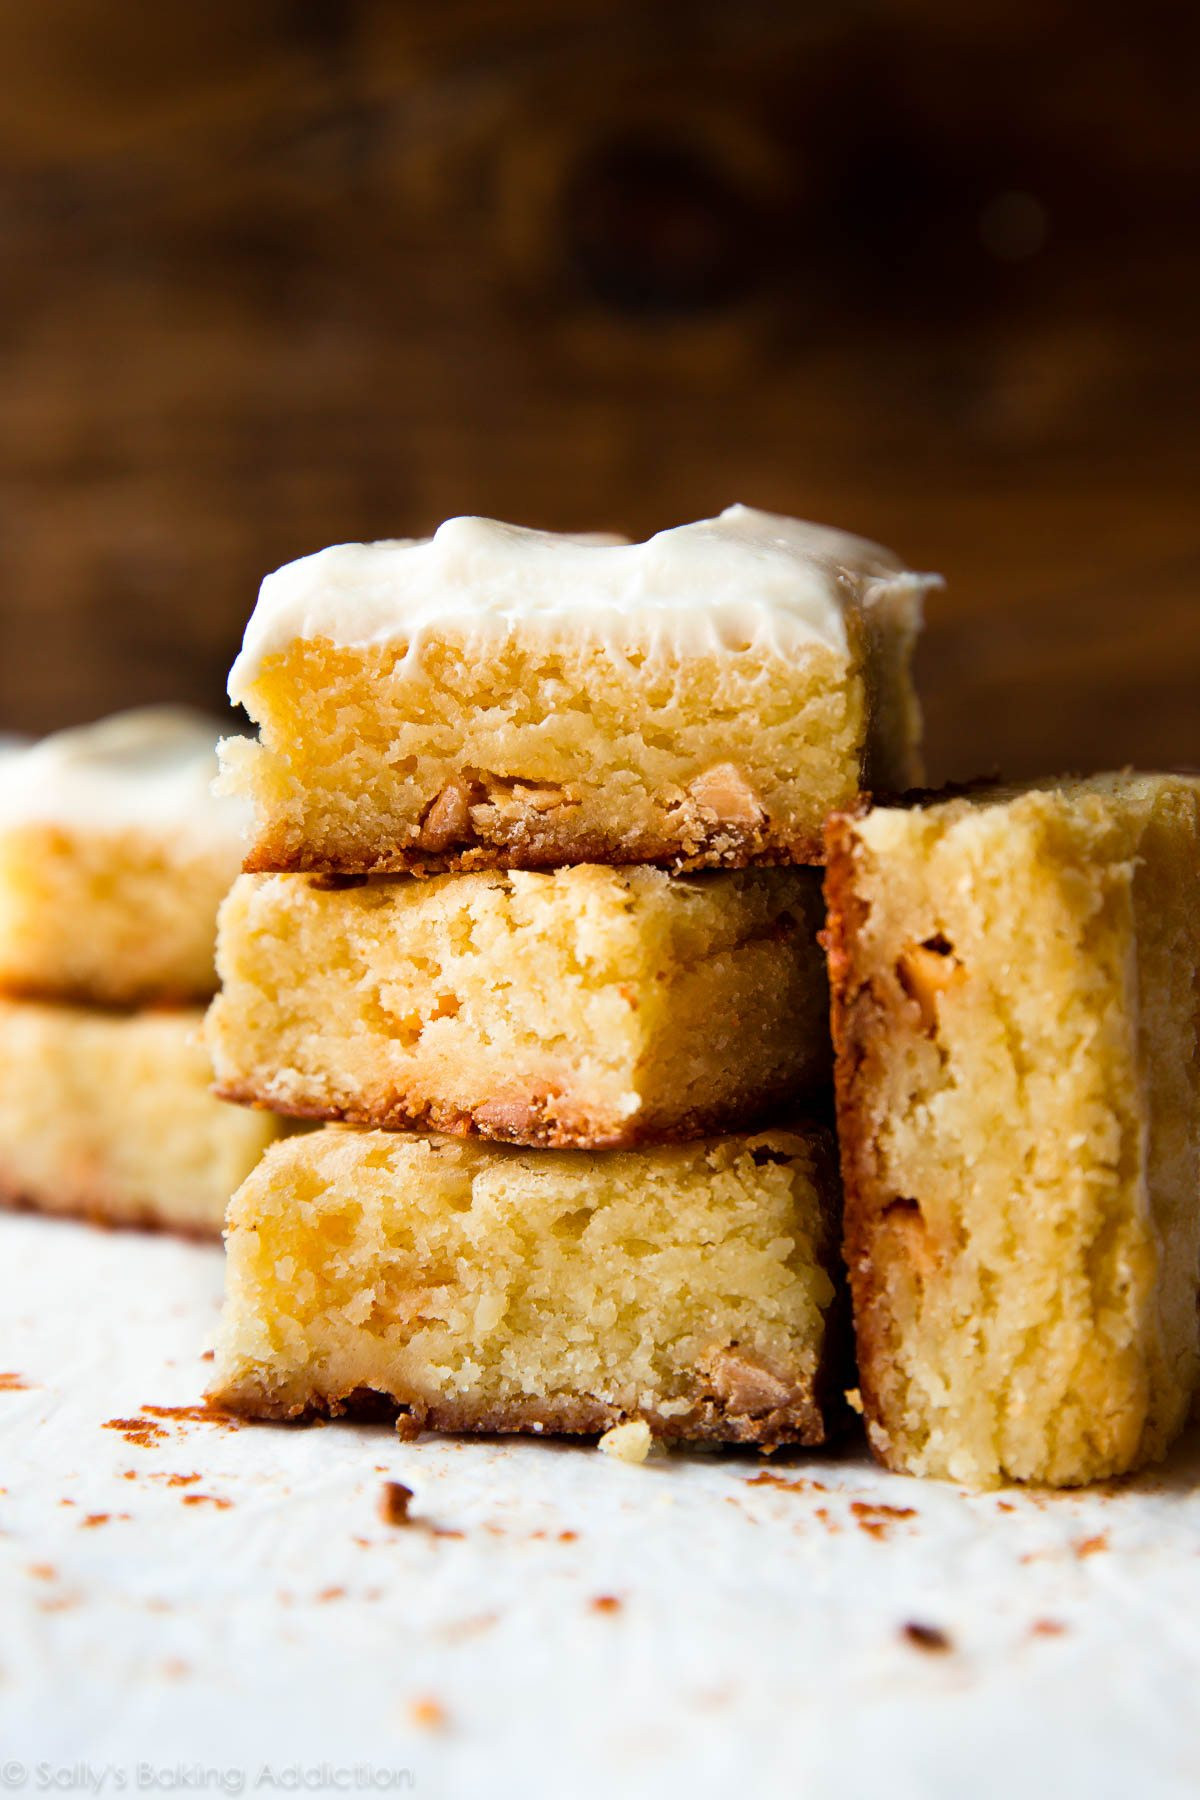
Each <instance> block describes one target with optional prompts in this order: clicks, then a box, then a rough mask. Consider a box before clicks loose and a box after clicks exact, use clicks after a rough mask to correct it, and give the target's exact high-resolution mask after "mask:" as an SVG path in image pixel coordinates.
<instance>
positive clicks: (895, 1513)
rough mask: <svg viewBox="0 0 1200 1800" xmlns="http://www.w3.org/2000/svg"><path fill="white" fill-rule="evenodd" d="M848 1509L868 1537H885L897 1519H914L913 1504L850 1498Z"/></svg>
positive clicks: (914, 1510)
mask: <svg viewBox="0 0 1200 1800" xmlns="http://www.w3.org/2000/svg"><path fill="white" fill-rule="evenodd" d="M850 1511H851V1512H852V1513H853V1514H854V1517H855V1518H856V1519H857V1521H858V1528H859V1530H860V1531H865V1532H866V1534H867V1536H868V1537H874V1538H886V1537H887V1534H888V1529H889V1527H890V1526H891V1525H892V1524H894V1523H895V1521H896V1520H897V1519H915V1518H916V1516H917V1509H916V1507H915V1506H883V1505H880V1504H877V1503H876V1502H874V1501H871V1500H852V1501H851V1503H850Z"/></svg>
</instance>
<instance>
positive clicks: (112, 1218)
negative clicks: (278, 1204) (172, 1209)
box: [0, 1177, 222, 1244]
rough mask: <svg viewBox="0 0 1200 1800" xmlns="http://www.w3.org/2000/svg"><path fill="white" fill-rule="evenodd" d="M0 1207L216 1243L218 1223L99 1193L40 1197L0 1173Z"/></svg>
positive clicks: (102, 1226) (103, 1228)
mask: <svg viewBox="0 0 1200 1800" xmlns="http://www.w3.org/2000/svg"><path fill="white" fill-rule="evenodd" d="M0 1210H3V1211H5V1212H15V1213H36V1214H37V1215H38V1216H39V1217H40V1218H43V1219H66V1220H68V1221H70V1222H72V1223H74V1224H80V1225H92V1226H94V1227H95V1228H96V1229H98V1230H101V1231H141V1232H149V1233H153V1234H155V1235H157V1236H168V1237H177V1238H185V1239H187V1240H188V1241H189V1242H191V1243H196V1244H219V1243H220V1241H221V1229H222V1228H221V1226H220V1225H213V1226H206V1225H180V1224H175V1223H173V1221H172V1220H170V1219H166V1218H164V1217H163V1216H162V1214H161V1213H159V1212H156V1211H155V1210H154V1209H153V1208H152V1207H137V1208H129V1207H124V1206H119V1205H114V1204H113V1203H112V1202H111V1201H109V1200H106V1199H105V1198H104V1197H103V1196H102V1195H98V1194H70V1195H67V1196H66V1197H65V1198H64V1197H61V1196H58V1195H56V1196H55V1198H54V1200H53V1201H47V1200H44V1199H42V1198H39V1196H38V1195H36V1194H34V1193H31V1192H29V1191H28V1190H27V1189H24V1188H15V1187H13V1186H12V1185H10V1184H9V1183H8V1182H6V1181H4V1180H3V1178H2V1177H0Z"/></svg>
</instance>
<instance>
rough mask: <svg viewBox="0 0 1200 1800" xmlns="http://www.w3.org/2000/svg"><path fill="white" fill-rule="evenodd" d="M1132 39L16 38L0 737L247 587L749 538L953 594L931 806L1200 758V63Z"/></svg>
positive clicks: (1142, 12) (1117, 20)
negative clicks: (439, 529) (448, 526)
mask: <svg viewBox="0 0 1200 1800" xmlns="http://www.w3.org/2000/svg"><path fill="white" fill-rule="evenodd" d="M1192 18H1193V14H1192V11H1191V9H1187V8H1182V7H1179V6H1177V5H1174V4H1172V5H1158V4H1156V3H1155V0H1142V3H1141V4H1139V5H1138V6H1137V7H1136V8H1134V7H1128V6H1125V5H1117V4H1105V3H1104V0H1091V4H1087V5H1082V4H1081V5H1070V6H1068V5H1065V4H1061V3H1057V0H1036V3H1035V0H1003V3H1001V0H981V3H979V4H973V5H972V6H969V7H964V6H961V5H955V4H952V3H951V0H911V3H910V4H905V3H904V0H877V3H875V4H871V3H870V0H867V3H865V4H859V5H855V6H848V5H837V4H825V5H819V4H810V5H805V4H800V3H785V0H777V3H774V4H770V3H766V0H738V3H737V4H730V3H729V0H680V3H674V0H666V3H663V4H646V3H645V0H642V3H640V4H636V3H634V0H578V3H576V4H572V3H571V0H503V3H502V0H496V3H494V4H486V3H479V0H475V3H470V4H468V3H467V0H458V3H456V0H441V3H440V4H438V5H435V6H431V5H429V4H428V3H427V0H422V3H421V4H415V5H409V4H405V3H404V0H344V3H341V0H204V4H203V5H200V4H196V0H156V4H154V5H148V6H115V5H113V4H111V0H53V3H47V4H44V5H43V4H36V5H31V4H29V3H28V0H0V69H2V70H3V81H2V82H0V234H2V236H0V242H2V245H3V260H2V263H0V358H2V367H0V382H2V386H0V727H8V728H18V729H27V730H38V729H43V728H47V727H50V726H53V725H56V724H59V723H66V722H70V721H74V720H78V719H82V718H86V717H89V716H92V715H95V714H97V713H99V712H101V711H104V710H106V709H108V708H111V707H114V706H117V705H120V704H128V703H131V702H139V701H145V700H149V699H152V698H157V697H162V696H166V697H175V698H182V699H189V700H193V701H198V702H201V703H207V704H209V705H216V704H219V702H220V698H221V694H222V688H223V675H224V671H225V668H226V666H227V664H228V662H229V660H230V656H231V654H232V652H233V649H234V648H235V645H236V642H237V639H238V637H239V634H240V629H241V624H242V622H243V620H244V618H245V616H246V614H247V613H248V611H249V609H250V607H251V605H252V603H253V599H254V593H255V588H256V585H257V581H258V579H259V577H260V576H261V575H262V574H263V573H264V572H265V571H266V570H267V569H269V568H272V567H274V566H275V565H276V564H278V563H280V562H282V561H285V560H286V559H288V558H290V557H292V556H295V555H298V554H300V553H302V552H304V551H307V550H311V549H314V548H316V547H318V546H320V545H322V544H324V543H327V542H330V541H333V540H339V539H346V538H358V537H372V536H382V535H394V534H407V533H414V532H420V531H423V530H426V529H428V528H429V527H430V526H431V525H433V524H434V523H436V521H437V520H438V519H440V518H441V517H442V516H444V515H445V514H447V513H451V512H458V511H482V512H492V513H496V514H499V515H501V516H506V517H512V518H516V519H519V520H523V521H527V522H530V523H541V524H546V525H550V526H559V527H563V526H576V527H578V526H617V527H621V528H623V529H626V530H629V531H633V532H643V531H647V530H650V529H653V528H656V527H659V526H661V525H664V524H668V523H674V522H677V521H679V520H681V519H684V518H688V517H695V516H698V515H700V514H702V513H705V512H707V511H710V510H712V509H714V508H717V507H719V506H721V505H723V504H725V503H726V502H727V501H729V500H731V499H734V498H739V499H744V500H746V501H750V502H753V503H755V504H757V505H760V506H766V507H773V508H778V509H781V510H785V511H795V512H799V513H802V514H807V515H809V516H812V517H816V518H820V519H826V520H829V521H832V522H836V523H839V524H843V525H846V526H849V527H851V528H853V529H857V530H860V531H863V532H866V533H868V534H871V535H874V536H877V537H880V538H882V539H884V540H885V541H887V542H889V543H891V544H893V545H894V546H895V547H896V548H898V549H899V550H901V551H902V552H904V553H905V554H906V555H907V556H909V557H910V558H912V559H914V560H915V561H916V562H917V563H919V564H922V565H926V566H933V567H937V568H941V569H943V570H944V571H945V573H946V575H947V576H948V578H949V588H948V590H947V593H946V595H945V596H944V598H942V599H939V600H937V601H936V602H935V603H934V605H933V606H932V607H931V617H930V629H929V634H928V641H927V645H926V648H925V651H924V653H923V659H922V668H923V674H924V677H925V682H926V690H927V695H928V715H929V726H930V740H931V751H932V761H933V764H934V769H935V772H936V773H937V774H939V775H940V774H954V775H963V774H967V773H970V772H972V771H975V770H978V769H981V768H988V767H992V766H999V765H1002V766H1004V767H1005V768H1007V769H1008V770H1010V771H1011V772H1013V773H1022V772H1030V771H1034V770H1039V769H1046V768H1052V767H1064V766H1071V765H1074V766H1077V767H1083V766H1098V765H1101V764H1105V763H1114V762H1120V761H1125V760H1135V761H1141V762H1143V763H1155V762H1173V763H1178V762H1190V761H1200V729H1198V723H1197V704H1196V693H1197V678H1198V676H1200V507H1198V505H1197V488H1198V484H1197V476H1198V474H1200V453H1198V441H1197V426H1196V420H1197V399H1198V397H1200V395H1198V382H1197V376H1198V373H1200V344H1198V338H1197V302H1198V299H1200V204H1198V202H1200V182H1198V146H1200V125H1198V108H1197V101H1196V94H1197V87H1198V81H1197V77H1198V74H1200V54H1198V52H1200V34H1198V32H1197V28H1196V26H1195V25H1194V24H1193V23H1192V22H1191V21H1192Z"/></svg>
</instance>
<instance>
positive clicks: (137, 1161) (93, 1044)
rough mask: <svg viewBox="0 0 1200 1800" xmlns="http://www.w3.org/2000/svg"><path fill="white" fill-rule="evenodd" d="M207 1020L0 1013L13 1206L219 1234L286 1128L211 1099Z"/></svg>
mask: <svg viewBox="0 0 1200 1800" xmlns="http://www.w3.org/2000/svg"><path fill="white" fill-rule="evenodd" d="M202 1016H203V1015H202V1014H201V1012H200V1011H199V1010H198V1009H194V1008H190V1007H189V1008H184V1009H182V1010H180V1011H178V1012H146V1013H133V1014H121V1013H106V1012H92V1011H90V1010H88V1009H86V1008H83V1007H74V1006H59V1005H40V1004H38V1003H36V1002H34V1001H22V1000H0V1193H2V1194H3V1197H4V1198H5V1199H6V1200H9V1201H17V1200H19V1201H21V1202H23V1203H25V1204H27V1205H32V1206H36V1207H37V1208H38V1209H39V1210H41V1211H44V1212H67V1213H72V1212H86V1213H90V1214H95V1215H97V1216H101V1217H104V1218H105V1219H108V1220H111V1221H112V1222H114V1223H128V1224H137V1223H143V1222H145V1223H156V1224H165V1225H174V1226H178V1227H180V1228H183V1229H187V1230H192V1231H208V1232H211V1233H213V1234H214V1235H216V1234H217V1233H218V1232H219V1231H220V1230H221V1225H222V1221H223V1219H224V1215H225V1205H226V1202H227V1201H228V1199H229V1196H230V1195H231V1194H232V1193H233V1191H234V1189H235V1188H236V1187H237V1186H238V1185H239V1184H240V1183H241V1182H242V1181H243V1180H244V1179H245V1177H246V1176H247V1175H248V1174H249V1172H250V1170H251V1169H252V1168H253V1167H254V1165H255V1163H256V1162H257V1160H258V1158H259V1157H260V1156H261V1154H262V1152H263V1151H264V1150H265V1149H266V1147H267V1145H268V1144H269V1143H270V1142H272V1141H273V1140H274V1139H275V1138H276V1137H278V1135H279V1133H280V1131H281V1129H283V1127H282V1125H281V1122H280V1121H279V1120H276V1119H272V1118H270V1117H268V1116H265V1115H263V1114H259V1113H250V1112H244V1111H242V1110H241V1109H240V1108H238V1107H232V1106H225V1105H223V1104H222V1102H221V1101H219V1100H216V1099H214V1098H213V1095H212V1094H211V1093H210V1091H209V1089H210V1086H211V1081H212V1071H211V1069H210V1067H209V1062H208V1057H207V1055H206V1054H205V1050H204V1046H203V1044H202V1042H201V1038H200V1027H201V1021H202Z"/></svg>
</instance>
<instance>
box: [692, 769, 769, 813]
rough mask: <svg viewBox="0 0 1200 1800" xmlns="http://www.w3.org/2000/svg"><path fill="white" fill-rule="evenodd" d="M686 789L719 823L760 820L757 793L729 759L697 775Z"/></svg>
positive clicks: (761, 810) (760, 811)
mask: <svg viewBox="0 0 1200 1800" xmlns="http://www.w3.org/2000/svg"><path fill="white" fill-rule="evenodd" d="M689 792H690V793H691V796H692V799H693V800H694V801H695V802H696V804H697V805H698V806H699V807H701V809H702V810H703V811H704V812H706V813H708V814H710V815H711V816H712V817H713V818H714V819H716V820H719V821H720V823H721V824H723V825H757V824H759V823H760V822H761V820H762V817H763V808H762V804H761V802H760V800H759V798H758V795H757V794H756V793H755V791H754V789H753V788H752V787H751V786H750V783H749V782H748V781H747V780H746V778H745V776H744V775H743V774H742V772H741V770H740V769H736V768H735V767H734V766H733V764H732V763H719V764H718V765H717V767H716V768H715V769H708V770H706V771H705V773H704V774H703V775H698V776H697V777H696V779H695V781H693V783H692V785H691V788H690V789H689Z"/></svg>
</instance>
